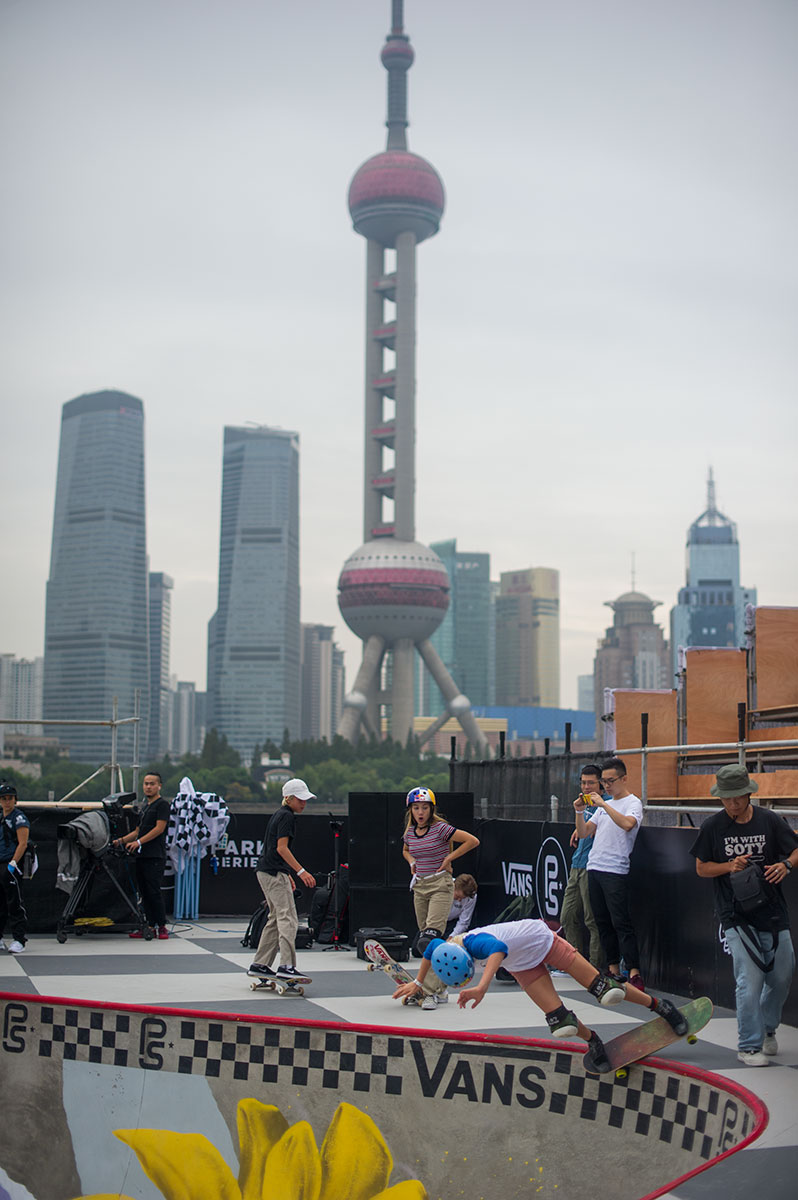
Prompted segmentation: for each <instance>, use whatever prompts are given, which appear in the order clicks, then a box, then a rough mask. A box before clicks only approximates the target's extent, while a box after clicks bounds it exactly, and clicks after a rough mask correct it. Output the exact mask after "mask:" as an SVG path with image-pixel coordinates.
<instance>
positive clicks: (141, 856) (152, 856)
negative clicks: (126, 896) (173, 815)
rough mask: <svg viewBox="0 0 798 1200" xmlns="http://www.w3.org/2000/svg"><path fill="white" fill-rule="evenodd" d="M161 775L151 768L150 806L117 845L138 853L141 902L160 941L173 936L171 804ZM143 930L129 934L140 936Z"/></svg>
mask: <svg viewBox="0 0 798 1200" xmlns="http://www.w3.org/2000/svg"><path fill="white" fill-rule="evenodd" d="M162 786H163V785H162V782H161V777H160V775H159V774H158V772H157V771H148V772H147V774H146V775H145V776H144V782H143V783H142V785H141V788H142V791H143V792H144V799H145V800H146V801H147V807H146V808H145V809H144V811H143V813H142V814H141V816H140V817H139V823H138V825H137V826H136V828H135V829H134V830H132V832H130V833H126V834H125V836H124V837H121V838H117V839H116V841H115V842H114V845H115V846H124V847H125V848H126V849H127V852H128V854H132V855H135V856H136V857H135V864H136V884H137V886H138V889H139V894H140V895H141V904H142V907H143V909H144V915H145V917H146V918H147V922H148V924H149V925H151V926H152V931H153V933H154V934H155V935H156V937H157V938H159V940H160V941H165V940H166V939H167V938H168V937H169V930H168V929H167V928H166V907H165V905H164V902H163V892H162V891H161V885H162V883H163V873H164V869H165V868H166V827H167V825H168V824H169V810H170V808H171V804H170V803H169V801H168V800H164V798H163V796H162V795H161V787H162ZM142 936H143V934H142V933H141V932H140V930H138V929H137V930H135V932H133V933H131V934H129V937H132V938H140V937H142Z"/></svg>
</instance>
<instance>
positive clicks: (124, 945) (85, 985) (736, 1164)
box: [0, 918, 798, 1200]
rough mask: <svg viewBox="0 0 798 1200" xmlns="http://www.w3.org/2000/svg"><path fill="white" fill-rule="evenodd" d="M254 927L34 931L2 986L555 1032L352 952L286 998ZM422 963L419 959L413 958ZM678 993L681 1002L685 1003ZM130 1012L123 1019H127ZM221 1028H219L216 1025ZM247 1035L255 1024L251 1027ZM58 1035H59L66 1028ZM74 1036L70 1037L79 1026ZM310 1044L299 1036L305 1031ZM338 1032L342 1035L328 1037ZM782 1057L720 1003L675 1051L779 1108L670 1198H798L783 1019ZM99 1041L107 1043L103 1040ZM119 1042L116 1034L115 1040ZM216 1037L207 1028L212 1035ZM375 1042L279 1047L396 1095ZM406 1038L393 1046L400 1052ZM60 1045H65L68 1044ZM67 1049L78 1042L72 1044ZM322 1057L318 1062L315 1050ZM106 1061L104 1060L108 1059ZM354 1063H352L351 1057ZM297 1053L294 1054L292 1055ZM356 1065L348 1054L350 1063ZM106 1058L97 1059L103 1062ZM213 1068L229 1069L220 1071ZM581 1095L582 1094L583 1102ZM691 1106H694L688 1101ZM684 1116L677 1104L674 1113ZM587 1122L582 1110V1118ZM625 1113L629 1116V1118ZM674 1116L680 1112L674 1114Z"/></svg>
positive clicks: (0, 969)
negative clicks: (164, 933)
mask: <svg viewBox="0 0 798 1200" xmlns="http://www.w3.org/2000/svg"><path fill="white" fill-rule="evenodd" d="M245 928H246V923H245V922H243V921H238V920H233V919H229V918H218V919H215V920H214V919H205V920H204V921H203V922H201V923H197V924H193V925H178V926H175V927H174V928H173V934H172V936H171V937H170V939H169V940H168V941H156V942H149V943H148V942H143V941H138V940H132V939H129V938H127V937H126V936H124V935H119V934H90V933H86V934H84V935H83V936H81V937H76V936H70V938H69V939H68V941H67V942H66V944H65V945H63V946H59V945H58V943H57V942H56V941H55V938H54V937H43V936H34V937H31V938H30V940H29V942H28V945H27V947H26V950H25V953H24V954H23V955H19V956H14V955H11V954H8V953H0V990H2V991H6V992H16V993H23V994H24V993H32V994H37V995H45V996H58V997H69V998H71V999H85V1000H94V1001H106V1002H110V1003H128V1004H140V1005H145V1006H148V1005H152V1006H167V1007H170V1008H185V1009H198V1010H207V1011H217V1012H225V1013H256V1014H261V1015H262V1014H273V1015H277V1016H289V1015H290V1016H297V1017H302V1018H306V1019H315V1020H319V1019H320V1020H333V1021H347V1022H354V1023H357V1024H365V1025H377V1026H379V1025H390V1026H392V1027H394V1028H402V1027H407V1028H408V1029H411V1028H419V1027H425V1026H427V1025H429V1026H431V1027H434V1028H435V1029H436V1030H441V1031H446V1030H461V1031H480V1032H484V1033H502V1034H512V1035H515V1036H520V1037H547V1029H546V1025H545V1021H544V1020H543V1016H542V1014H541V1013H539V1012H538V1011H537V1010H536V1009H535V1008H534V1006H533V1005H532V1004H531V1003H530V1002H529V1000H528V999H527V997H526V996H525V995H524V994H523V993H522V992H521V991H520V989H519V988H518V987H517V986H516V985H514V984H502V983H498V982H497V983H494V984H493V986H492V988H491V991H490V993H489V995H488V996H487V997H486V999H485V1001H484V1002H483V1003H482V1004H481V1005H480V1006H479V1008H478V1009H476V1010H473V1009H468V1010H465V1011H464V1010H461V1009H459V1008H458V1007H457V1004H456V1003H455V1002H454V997H453V998H452V1000H451V1001H450V1003H448V1004H446V1005H444V1006H441V1007H438V1008H437V1009H436V1010H435V1011H434V1012H430V1013H426V1012H421V1011H420V1010H419V1009H418V1008H408V1007H402V1006H401V1005H399V1004H398V1003H396V1002H393V1001H392V1000H391V998H390V993H391V989H392V985H391V983H390V980H389V979H388V978H387V977H386V976H385V975H383V974H382V973H381V972H373V973H372V972H368V971H367V970H366V969H365V964H364V963H363V962H361V961H360V960H359V959H358V958H357V957H356V955H355V953H354V950H352V951H345V950H341V951H335V950H324V949H323V948H321V947H314V948H313V949H312V950H305V951H299V953H298V967H299V969H300V970H301V971H302V972H303V973H304V974H307V975H309V976H310V977H311V978H312V979H313V983H312V984H310V985H309V986H308V987H307V988H306V990H305V995H304V996H303V997H300V996H297V995H290V994H288V995H285V996H277V995H276V994H275V993H273V992H270V991H264V990H261V991H258V992H253V991H252V990H251V988H250V982H251V981H250V979H249V978H248V977H247V975H246V968H247V966H248V965H249V963H250V962H251V960H252V952H251V951H249V950H247V949H245V948H244V947H243V946H242V945H241V937H242V936H243V932H244V929H245ZM409 965H410V967H411V968H412V966H413V964H412V963H411V964H409ZM555 984H556V986H557V988H558V990H559V991H560V993H561V994H562V996H563V999H564V1000H565V1001H566V1003H567V1004H568V1006H569V1007H570V1008H573V1009H574V1010H575V1011H576V1012H577V1014H578V1015H579V1016H580V1017H582V1019H583V1020H585V1021H586V1022H587V1023H588V1024H590V1025H592V1026H593V1027H596V1028H598V1030H599V1032H600V1033H601V1035H602V1037H603V1038H605V1039H607V1038H610V1037H613V1036H614V1035H615V1034H617V1033H620V1032H622V1031H623V1030H624V1029H628V1028H629V1026H630V1025H631V1024H634V1023H635V1022H637V1021H639V1020H640V1019H645V1017H644V1015H643V1014H642V1012H641V1010H639V1009H637V1008H635V1007H634V1006H632V1005H628V1004H624V1005H621V1006H620V1007H618V1008H613V1009H602V1008H600V1007H598V1006H597V1005H596V1004H595V1002H594V1001H593V1000H592V999H591V998H589V997H587V996H586V993H585V992H584V991H583V990H582V989H581V988H580V987H579V986H578V985H577V984H575V983H574V982H573V980H571V979H570V977H568V976H558V977H557V978H556V979H555ZM677 999H678V998H677ZM124 1019H125V1018H124V1016H123V1015H122V1016H119V1017H116V1018H115V1020H124ZM191 1024H192V1022H191V1020H190V1017H188V1015H187V1020H186V1022H185V1025H186V1027H187V1028H186V1031H185V1036H186V1037H188V1038H189V1039H190V1038H191V1036H192V1035H191V1032H190V1029H189V1028H188V1027H189V1026H190V1025H191ZM212 1028H213V1026H212V1025H211V1029H212ZM94 1032H95V1034H96V1037H95V1041H96V1043H97V1045H96V1053H97V1054H98V1055H101V1056H105V1057H107V1055H108V1054H109V1053H110V1054H111V1055H113V1045H112V1041H113V1036H114V1031H113V1029H111V1028H110V1027H108V1028H103V1030H96V1031H94ZM241 1032H242V1034H243V1035H244V1036H246V1031H245V1030H244V1029H242V1031H241ZM78 1035H79V1036H80V1037H82V1038H84V1039H89V1040H88V1042H87V1043H86V1044H88V1045H90V1046H92V1047H94V1042H92V1041H91V1038H92V1036H93V1034H92V1030H91V1028H90V1027H88V1028H87V1029H86V1030H82V1031H78V1030H75V1031H73V1034H72V1036H74V1037H75V1038H76V1037H77V1036H78ZM59 1036H60V1035H59ZM64 1036H65V1037H66V1038H67V1041H68V1040H69V1036H70V1031H69V1030H67V1031H65V1034H64ZM297 1036H299V1037H300V1040H301V1031H297ZM327 1036H328V1037H334V1035H333V1034H329V1035H327ZM778 1038H779V1046H780V1053H779V1055H778V1056H777V1057H776V1058H775V1059H774V1060H773V1062H772V1063H771V1065H770V1066H769V1067H768V1068H767V1069H759V1070H756V1069H752V1068H746V1067H743V1066H742V1065H741V1064H740V1063H739V1062H738V1060H737V1057H736V1052H735V1047H736V1022H735V1019H734V1015H733V1013H731V1012H729V1011H726V1010H716V1015H715V1016H714V1017H713V1020H712V1021H711V1023H710V1024H709V1026H707V1029H706V1030H705V1031H704V1034H703V1035H702V1037H701V1039H700V1040H699V1042H698V1044H697V1045H695V1046H688V1045H687V1044H686V1043H685V1042H678V1043H676V1045H674V1046H673V1047H671V1048H669V1051H668V1055H667V1056H668V1057H670V1058H673V1059H677V1060H682V1061H685V1062H691V1063H693V1064H695V1065H697V1066H701V1067H704V1068H706V1069H708V1070H712V1071H717V1072H719V1073H720V1074H723V1075H727V1076H728V1077H729V1078H732V1079H735V1080H737V1081H738V1082H739V1083H741V1084H743V1085H744V1086H745V1087H747V1088H749V1089H750V1090H751V1091H753V1092H755V1093H756V1094H757V1095H758V1096H760V1097H761V1098H762V1099H763V1100H764V1101H765V1103H766V1104H767V1106H768V1108H769V1110H770V1123H769V1126H768V1128H767V1130H766V1131H765V1134H764V1135H763V1137H762V1138H760V1139H759V1140H758V1141H757V1142H756V1143H755V1147H754V1148H751V1149H748V1150H743V1151H741V1152H740V1153H738V1154H735V1155H733V1156H732V1158H731V1159H730V1160H728V1162H722V1163H719V1164H718V1165H717V1166H716V1167H713V1168H711V1169H710V1170H709V1171H708V1172H705V1173H703V1174H702V1175H699V1176H696V1177H695V1178H694V1179H692V1180H690V1181H688V1183H686V1184H684V1185H682V1186H680V1188H679V1190H678V1193H672V1196H673V1197H678V1200H700V1198H702V1197H716V1196H719V1195H723V1196H724V1200H737V1198H738V1197H740V1198H742V1197H743V1196H748V1195H750V1192H751V1188H752V1187H754V1186H761V1185H762V1183H763V1181H764V1180H767V1181H768V1197H769V1200H787V1197H790V1200H791V1198H792V1197H793V1196H794V1194H795V1179H796V1177H798V1119H797V1118H796V1105H795V1096H796V1094H798V1030H796V1029H793V1028H790V1027H786V1026H782V1028H781V1029H780V1030H779V1034H778ZM98 1039H99V1040H98ZM109 1039H110V1041H109ZM211 1040H212V1037H211V1035H209V1038H208V1041H211ZM366 1041H369V1042H371V1038H364V1041H363V1046H362V1047H361V1046H360V1042H359V1041H358V1049H359V1052H362V1056H363V1061H362V1062H358V1061H357V1059H358V1055H357V1054H356V1055H352V1056H350V1055H342V1054H336V1050H335V1047H334V1046H329V1047H327V1046H326V1043H325V1048H324V1053H323V1054H322V1057H323V1059H324V1061H323V1062H321V1061H316V1060H317V1059H318V1057H319V1053H320V1052H319V1051H312V1050H310V1049H309V1047H303V1046H301V1045H299V1044H292V1045H291V1047H287V1046H286V1048H285V1054H283V1048H282V1045H281V1059H280V1067H279V1069H280V1070H285V1071H286V1072H288V1073H289V1075H290V1074H291V1073H294V1072H296V1071H299V1072H310V1071H318V1072H319V1077H320V1079H321V1078H322V1077H324V1078H325V1079H326V1084H328V1085H330V1086H333V1085H332V1083H331V1080H332V1078H333V1075H335V1074H336V1073H339V1072H342V1071H345V1072H352V1073H353V1077H354V1078H355V1079H357V1077H358V1074H360V1075H362V1076H363V1077H364V1079H365V1078H368V1079H371V1081H372V1083H371V1086H374V1079H375V1078H376V1079H379V1080H381V1084H380V1086H384V1087H385V1089H386V1090H390V1088H391V1087H392V1086H393V1085H392V1083H391V1080H392V1075H391V1070H390V1060H391V1048H390V1047H391V1042H392V1039H390V1038H388V1039H382V1042H383V1043H384V1045H383V1046H381V1047H380V1049H379V1050H378V1051H376V1052H375V1050H374V1049H373V1047H372V1046H371V1045H369V1046H366V1044H365V1042H366ZM192 1045H193V1052H192V1054H191V1055H188V1056H187V1063H188V1064H190V1065H187V1066H186V1069H187V1070H192V1071H195V1072H196V1071H197V1070H207V1069H208V1064H213V1063H214V1062H215V1061H216V1060H215V1059H214V1056H213V1047H212V1046H211V1045H208V1044H206V1043H205V1042H204V1040H203V1044H200V1042H197V1043H196V1044H193V1043H192ZM400 1046H401V1040H400V1041H399V1043H398V1045H397V1046H394V1051H396V1052H398V1049H399V1048H400ZM59 1049H61V1048H59ZM62 1052H63V1053H65V1054H68V1053H69V1050H68V1046H67V1045H65V1046H64V1047H63V1051H62ZM253 1052H254V1058H252V1061H251V1063H250V1064H249V1066H248V1069H251V1070H254V1071H257V1070H258V1069H262V1066H260V1064H259V1062H258V1050H257V1047H253ZM314 1056H315V1057H314ZM105 1057H104V1059H103V1060H105ZM350 1057H351V1058H353V1059H355V1061H352V1062H350V1061H348V1059H349V1058H350ZM289 1059H290V1061H289ZM345 1060H346V1061H345ZM98 1061H99V1060H98ZM220 1061H221V1060H220ZM210 1069H212V1070H216V1069H221V1066H218V1067H217V1066H211V1068H210ZM574 1099H577V1098H574ZM688 1102H689V1101H688ZM664 1112H665V1110H664V1108H663V1110H662V1112H660V1111H659V1110H657V1112H654V1110H653V1109H652V1110H651V1111H650V1112H649V1111H648V1110H645V1109H641V1110H640V1112H638V1113H636V1114H634V1119H635V1120H640V1119H647V1120H651V1119H652V1118H654V1119H656V1120H662V1119H663V1113H664ZM674 1114H675V1120H676V1121H678V1112H677V1109H674ZM575 1115H577V1116H579V1117H582V1118H584V1117H585V1115H586V1114H585V1113H584V1112H581V1111H580V1112H578V1113H575ZM618 1119H619V1120H625V1119H631V1118H630V1115H629V1114H626V1113H621V1114H619V1118H618ZM664 1119H667V1120H671V1119H672V1118H671V1116H667V1117H664Z"/></svg>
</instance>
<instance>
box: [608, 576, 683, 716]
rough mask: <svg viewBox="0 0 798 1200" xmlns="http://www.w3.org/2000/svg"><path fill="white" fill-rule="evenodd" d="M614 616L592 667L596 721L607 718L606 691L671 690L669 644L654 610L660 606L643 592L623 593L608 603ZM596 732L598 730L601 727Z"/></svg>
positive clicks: (658, 602) (657, 601)
mask: <svg viewBox="0 0 798 1200" xmlns="http://www.w3.org/2000/svg"><path fill="white" fill-rule="evenodd" d="M605 603H606V604H607V606H608V608H611V609H612V611H613V613H614V614H615V616H614V619H613V623H612V625H611V626H610V628H609V629H608V630H607V632H606V634H605V636H604V637H603V638H602V640H601V642H600V643H599V647H598V650H597V651H596V657H595V660H594V664H593V679H594V692H595V702H596V716H597V719H598V720H600V718H601V717H602V716H603V715H604V691H605V689H606V688H645V689H646V690H650V689H652V688H667V687H671V686H672V682H673V680H672V675H671V662H670V654H669V652H668V643H667V641H666V639H665V635H664V633H663V632H662V629H661V628H660V626H659V625H656V624H655V623H654V609H655V608H656V607H657V606H658V605H659V604H660V603H661V601H659V600H651V599H650V598H649V597H648V596H646V595H644V594H643V593H642V592H624V594H623V595H622V596H619V597H618V599H617V600H607V601H605ZM596 728H597V729H599V728H600V725H599V724H598V721H597V725H596Z"/></svg>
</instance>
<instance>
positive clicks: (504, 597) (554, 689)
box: [496, 567, 560, 708]
mask: <svg viewBox="0 0 798 1200" xmlns="http://www.w3.org/2000/svg"><path fill="white" fill-rule="evenodd" d="M496 704H497V705H499V706H505V705H510V706H521V707H526V706H532V707H535V708H559V706H560V573H559V571H554V570H552V569H551V568H549V567H530V568H528V569H527V570H523V571H505V572H503V573H502V575H501V576H500V579H499V594H498V596H497V597H496Z"/></svg>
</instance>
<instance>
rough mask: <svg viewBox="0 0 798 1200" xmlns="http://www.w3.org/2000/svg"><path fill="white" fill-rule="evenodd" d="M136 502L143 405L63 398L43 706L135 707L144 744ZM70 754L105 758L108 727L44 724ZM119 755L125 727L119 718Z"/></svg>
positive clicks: (90, 710) (142, 543)
mask: <svg viewBox="0 0 798 1200" xmlns="http://www.w3.org/2000/svg"><path fill="white" fill-rule="evenodd" d="M147 629H148V612H147V547H146V526H145V510H144V406H143V404H142V403H141V400H138V399H136V397H135V396H128V395H126V394H125V393H124V392H114V391H106V392H95V393H93V394H92V395H86V396H78V397H77V399H75V400H70V401H69V402H68V403H67V404H65V405H64V407H63V411H62V418H61V444H60V450H59V456H58V481H57V484H56V494H55V512H54V517H53V542H52V552H51V557H50V578H49V580H48V583H47V611H46V618H45V638H44V705H43V707H44V716H45V717H46V718H48V719H49V720H54V719H58V718H69V719H71V720H108V719H109V718H110V717H111V715H112V710H113V701H114V698H115V697H116V698H118V701H119V713H118V715H119V717H120V718H122V717H130V716H132V715H133V712H134V697H135V692H136V689H139V691H140V694H141V710H140V711H141V722H140V727H139V737H140V741H139V745H140V747H141V748H142V749H143V748H145V747H146V746H147V726H148V717H149V673H150V663H149V645H148V634H147ZM48 732H49V733H53V734H55V735H56V736H57V737H58V738H59V739H60V740H61V742H62V743H64V744H65V745H68V746H69V747H70V749H71V755H72V758H73V759H76V760H78V761H81V762H87V763H91V764H96V763H101V762H104V761H107V760H108V759H109V755H110V748H111V737H110V733H109V730H108V728H107V727H102V726H97V727H92V726H68V725H63V726H62V725H58V726H55V727H51V728H50V729H49V730H48ZM117 749H118V757H119V761H120V762H122V763H124V762H125V761H130V760H131V758H132V753H133V729H132V726H131V725H125V726H121V727H120V729H119V740H118V745H117Z"/></svg>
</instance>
